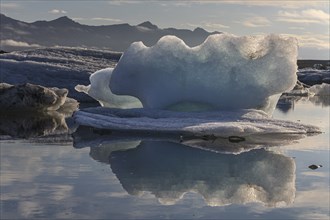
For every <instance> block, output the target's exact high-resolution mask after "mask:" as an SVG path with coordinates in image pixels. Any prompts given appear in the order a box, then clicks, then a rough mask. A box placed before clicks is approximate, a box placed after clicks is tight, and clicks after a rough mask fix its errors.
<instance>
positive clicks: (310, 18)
mask: <svg viewBox="0 0 330 220" xmlns="http://www.w3.org/2000/svg"><path fill="white" fill-rule="evenodd" d="M329 19H330V15H329V14H328V13H326V12H324V11H322V10H318V9H307V10H302V11H279V12H278V19H277V21H281V22H289V23H309V24H310V23H314V24H325V25H329Z"/></svg>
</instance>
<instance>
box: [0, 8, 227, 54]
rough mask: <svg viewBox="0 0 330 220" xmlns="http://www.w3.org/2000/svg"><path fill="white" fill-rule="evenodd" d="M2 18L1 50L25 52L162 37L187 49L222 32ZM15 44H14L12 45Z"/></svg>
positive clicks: (121, 47) (119, 46)
mask: <svg viewBox="0 0 330 220" xmlns="http://www.w3.org/2000/svg"><path fill="white" fill-rule="evenodd" d="M0 15H1V20H0V23H1V36H0V40H1V41H2V42H1V50H4V51H12V50H22V49H27V48H28V47H29V45H40V46H43V47H53V46H68V47H86V48H97V49H107V50H113V51H121V52H122V51H125V50H126V48H127V47H128V46H129V45H130V44H131V43H133V42H135V41H142V42H143V43H144V44H145V45H146V46H152V45H154V44H155V43H156V42H157V41H158V40H159V39H160V38H161V37H163V36H165V35H174V36H177V37H179V38H181V39H182V40H183V41H185V43H186V44H187V45H188V46H196V45H199V44H201V43H202V42H203V41H204V40H205V39H206V38H207V37H208V36H209V35H212V34H217V33H221V32H217V31H215V32H208V31H206V30H204V29H202V28H195V29H194V30H188V29H176V28H164V29H162V28H159V27H158V26H157V25H155V24H153V23H152V22H150V21H145V22H142V23H140V24H138V25H130V24H127V23H123V24H112V25H100V26H91V25H86V24H80V23H78V22H76V21H74V20H73V19H71V18H69V17H67V16H62V17H59V18H56V19H54V20H50V21H44V20H43V21H42V20H38V21H35V22H30V23H29V22H24V21H19V20H16V19H13V18H10V17H8V16H6V15H4V14H2V13H1V14H0ZM15 44H16V45H15Z"/></svg>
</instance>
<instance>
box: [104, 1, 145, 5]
mask: <svg viewBox="0 0 330 220" xmlns="http://www.w3.org/2000/svg"><path fill="white" fill-rule="evenodd" d="M142 2H143V1H142ZM139 3H141V1H138V0H136V1H134V0H110V1H108V4H109V5H115V6H119V5H122V4H139Z"/></svg>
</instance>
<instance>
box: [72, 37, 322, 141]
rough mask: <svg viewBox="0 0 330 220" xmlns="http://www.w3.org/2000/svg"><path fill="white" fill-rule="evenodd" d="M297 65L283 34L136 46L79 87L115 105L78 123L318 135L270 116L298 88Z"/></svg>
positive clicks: (87, 113)
mask: <svg viewBox="0 0 330 220" xmlns="http://www.w3.org/2000/svg"><path fill="white" fill-rule="evenodd" d="M296 63H297V42H296V40H295V39H294V38H284V37H282V36H279V35H267V36H258V37H257V36H247V37H236V36H233V35H229V34H220V35H212V36H209V37H208V38H207V39H206V40H205V42H204V43H202V44H201V45H199V46H196V47H193V48H190V47H188V46H187V45H186V44H185V43H184V42H183V41H182V40H181V39H179V38H177V37H174V36H165V37H163V38H161V39H160V40H159V41H158V43H157V44H156V45H154V46H152V47H146V46H145V45H143V43H142V42H135V43H133V44H131V46H130V47H129V48H128V49H127V50H126V51H125V53H124V54H123V55H122V57H121V58H120V60H119V62H118V64H117V66H116V67H115V68H114V69H105V70H101V71H99V72H96V73H94V74H93V75H92V76H91V78H90V80H91V85H90V86H87V87H82V86H80V88H79V86H78V87H77V89H80V90H81V91H84V92H86V93H88V94H89V95H90V96H92V97H94V98H96V99H97V100H99V101H100V102H101V103H102V105H103V106H107V107H112V108H96V109H84V110H81V111H78V112H76V113H75V115H74V118H75V120H76V122H78V123H79V124H81V125H86V126H92V127H96V128H101V129H113V130H119V131H125V132H126V131H133V132H135V131H138V132H153V133H155V132H163V133H176V134H187V135H197V136H203V135H214V136H217V137H229V136H243V137H246V136H249V135H256V134H262V135H268V134H286V138H290V137H289V136H290V135H291V134H292V135H296V134H302V135H306V134H310V133H317V132H320V130H319V129H318V128H316V127H314V126H309V125H302V124H300V123H295V122H288V121H281V120H276V119H272V118H271V117H270V116H271V114H272V112H273V111H274V109H275V106H276V103H277V101H278V99H279V97H280V95H281V94H282V93H283V92H285V91H288V90H291V89H292V88H293V87H294V86H295V84H296V81H297V75H296V71H297V64H296ZM139 100H140V101H141V102H140V101H139ZM141 103H142V105H143V108H140V107H139V106H137V105H141ZM136 107H138V108H136ZM123 108H133V109H123ZM287 134H288V135H287Z"/></svg>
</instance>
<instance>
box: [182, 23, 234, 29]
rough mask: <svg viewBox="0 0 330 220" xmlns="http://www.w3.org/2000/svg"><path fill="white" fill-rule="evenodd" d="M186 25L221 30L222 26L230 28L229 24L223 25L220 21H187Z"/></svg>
mask: <svg viewBox="0 0 330 220" xmlns="http://www.w3.org/2000/svg"><path fill="white" fill-rule="evenodd" d="M187 25H188V26H191V27H195V28H196V27H202V28H205V29H212V30H218V31H219V30H221V29H224V28H230V27H229V26H227V25H224V24H220V23H212V22H202V23H200V24H191V23H188V24H187Z"/></svg>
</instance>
